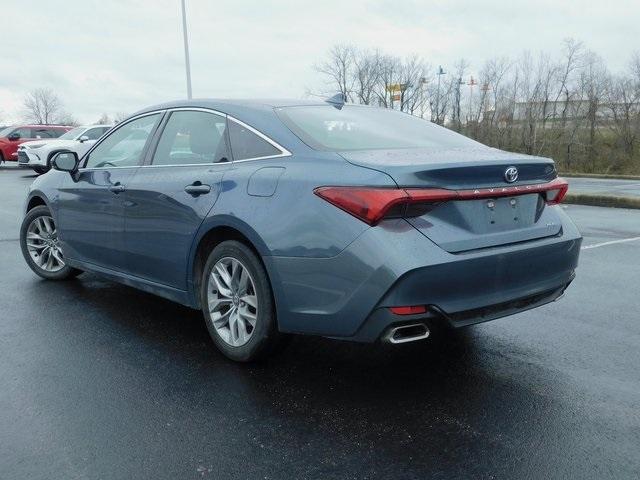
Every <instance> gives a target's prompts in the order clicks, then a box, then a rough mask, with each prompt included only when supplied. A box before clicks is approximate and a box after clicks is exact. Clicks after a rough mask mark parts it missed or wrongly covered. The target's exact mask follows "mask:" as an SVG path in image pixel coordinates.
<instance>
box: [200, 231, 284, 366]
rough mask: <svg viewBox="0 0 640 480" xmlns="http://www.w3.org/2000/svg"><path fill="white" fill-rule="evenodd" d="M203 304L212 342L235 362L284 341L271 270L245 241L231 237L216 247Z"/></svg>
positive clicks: (259, 355)
mask: <svg viewBox="0 0 640 480" xmlns="http://www.w3.org/2000/svg"><path fill="white" fill-rule="evenodd" d="M200 302H201V305H202V311H203V313H204V317H205V321H206V324H207V329H208V330H209V334H210V335H211V338H212V339H213V342H214V343H215V344H216V346H217V347H218V349H219V350H220V351H221V352H222V353H223V354H224V355H225V356H227V357H228V358H230V359H231V360H235V361H237V362H249V361H253V360H258V359H261V358H264V357H266V356H268V355H269V354H270V353H272V352H273V351H274V350H275V349H276V348H277V346H278V345H279V344H280V343H281V342H282V340H283V335H282V334H281V333H280V332H278V326H277V321H276V311H275V305H274V302H273V295H272V291H271V284H270V283H269V278H268V277H267V272H266V271H265V268H264V266H263V265H262V262H261V261H260V259H259V258H258V256H257V255H256V254H255V253H254V252H253V251H252V250H251V249H250V248H248V247H247V246H246V245H244V244H243V243H240V242H237V241H234V240H229V241H225V242H222V243H221V244H219V245H218V246H217V247H215V248H214V249H213V250H212V251H211V253H210V254H209V258H208V259H207V262H206V264H205V267H204V271H203V274H202V280H201V282H200Z"/></svg>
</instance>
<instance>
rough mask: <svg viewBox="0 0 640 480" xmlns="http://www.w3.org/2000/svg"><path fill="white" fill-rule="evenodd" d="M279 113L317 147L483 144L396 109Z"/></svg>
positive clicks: (349, 107) (281, 110)
mask: <svg viewBox="0 0 640 480" xmlns="http://www.w3.org/2000/svg"><path fill="white" fill-rule="evenodd" d="M276 111H277V113H278V116H279V117H280V118H281V119H282V121H283V122H284V123H285V124H286V125H287V127H289V129H290V130H291V131H292V132H293V133H295V134H296V135H297V136H298V137H299V138H300V139H301V140H302V141H303V142H305V143H306V144H307V145H309V146H310V147H311V148H314V149H316V150H329V151H341V150H374V149H394V148H416V147H421V148H437V149H449V148H468V147H475V148H477V147H479V146H481V144H479V143H478V142H475V141H474V140H471V139H470V138H467V137H465V136H463V135H460V134H458V133H455V132H453V131H451V130H448V129H447V128H444V127H441V126H439V125H436V124H434V123H431V122H429V121H428V120H424V119H422V118H418V117H414V116H412V115H409V114H407V113H402V112H398V111H397V110H390V109H383V108H373V107H365V106H356V105H345V106H344V107H343V108H342V109H340V110H338V109H337V108H334V107H332V106H331V105H326V106H324V105H310V106H299V107H298V106H296V107H284V108H279V109H277V110H276Z"/></svg>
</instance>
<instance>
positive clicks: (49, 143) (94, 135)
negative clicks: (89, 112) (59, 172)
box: [18, 125, 112, 173]
mask: <svg viewBox="0 0 640 480" xmlns="http://www.w3.org/2000/svg"><path fill="white" fill-rule="evenodd" d="M111 127H112V125H89V126H85V127H76V128H74V129H72V130H69V131H68V132H67V133H65V134H64V135H62V136H60V137H58V138H55V139H50V140H49V139H47V140H32V141H30V142H24V143H22V144H20V146H19V147H18V164H19V165H20V166H21V167H25V168H31V169H33V170H34V171H35V172H36V173H45V172H47V171H49V169H50V168H51V159H52V158H53V156H54V155H55V154H56V153H57V152H59V151H60V150H72V151H74V152H76V153H77V154H78V157H82V155H84V154H85V153H86V151H87V150H89V147H91V146H92V145H93V144H94V143H96V140H98V139H99V138H100V137H101V136H102V135H103V134H104V133H105V132H106V131H107V130H109V129H110V128H111Z"/></svg>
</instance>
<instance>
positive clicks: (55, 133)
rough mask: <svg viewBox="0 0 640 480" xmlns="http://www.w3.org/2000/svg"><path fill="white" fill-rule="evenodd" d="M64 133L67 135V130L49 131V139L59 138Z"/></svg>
mask: <svg viewBox="0 0 640 480" xmlns="http://www.w3.org/2000/svg"><path fill="white" fill-rule="evenodd" d="M64 133H65V130H63V129H62V128H56V129H49V130H47V134H48V135H49V136H48V137H47V138H58V137H60V136H61V135H62V134H64ZM42 138H45V137H42Z"/></svg>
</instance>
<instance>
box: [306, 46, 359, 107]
mask: <svg viewBox="0 0 640 480" xmlns="http://www.w3.org/2000/svg"><path fill="white" fill-rule="evenodd" d="M354 53H355V49H354V47H352V46H350V45H336V46H334V47H333V48H332V49H331V50H330V51H329V58H328V59H327V60H326V61H324V62H322V63H320V64H318V65H316V66H315V69H316V70H317V71H318V72H320V73H323V74H325V75H326V76H328V77H329V79H330V81H331V86H332V87H336V88H337V89H338V91H339V92H340V93H342V94H343V95H344V97H345V98H346V99H348V100H349V101H353V98H352V96H351V91H352V88H353V75H352V66H353V61H354Z"/></svg>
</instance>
